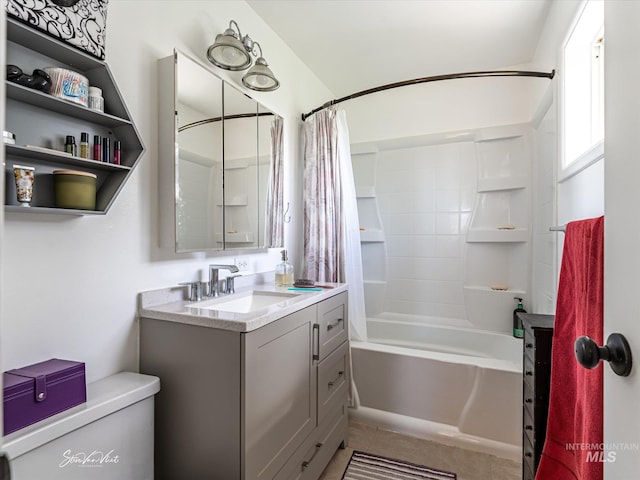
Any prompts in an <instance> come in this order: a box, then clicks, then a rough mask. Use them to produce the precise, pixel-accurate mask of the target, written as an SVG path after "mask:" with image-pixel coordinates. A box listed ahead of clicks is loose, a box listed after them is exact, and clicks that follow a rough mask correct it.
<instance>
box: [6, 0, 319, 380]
mask: <svg viewBox="0 0 640 480" xmlns="http://www.w3.org/2000/svg"><path fill="white" fill-rule="evenodd" d="M231 19H235V20H236V21H237V22H238V23H239V25H240V27H241V28H242V30H243V33H249V34H250V35H251V36H252V37H253V38H254V39H255V40H258V41H259V42H260V44H261V46H262V47H263V49H264V54H265V57H266V58H267V60H268V61H269V63H270V65H271V67H272V69H273V71H274V73H275V74H276V75H277V76H278V78H279V79H280V81H281V85H282V86H281V88H280V89H279V90H278V91H276V92H272V93H264V94H256V98H257V99H258V100H259V101H260V102H262V103H263V104H264V105H266V106H267V107H269V108H271V109H272V110H274V111H275V112H277V113H279V114H280V115H282V116H283V117H284V118H285V134H284V138H285V142H284V148H285V164H286V165H287V168H288V170H287V172H286V173H287V174H286V176H285V182H286V187H287V189H288V192H289V193H288V194H287V195H286V198H285V201H291V205H292V209H291V211H290V213H291V214H292V216H293V218H294V219H296V218H299V217H300V212H301V206H300V202H299V201H298V199H297V198H296V197H295V196H294V194H296V192H299V190H300V187H299V185H297V184H296V182H295V181H294V180H295V178H297V176H298V175H299V173H300V169H301V162H300V161H299V158H300V156H299V152H300V150H301V146H300V138H299V129H300V125H299V119H300V113H301V112H303V111H308V110H310V109H311V108H314V107H315V106H316V105H317V104H319V103H322V102H324V101H325V100H326V99H327V98H330V97H331V94H330V92H329V91H328V90H327V89H326V87H324V86H323V85H322V84H321V83H320V81H319V80H318V79H317V78H316V77H315V76H314V75H313V74H311V72H310V71H309V70H308V69H307V67H306V66H305V65H304V64H303V63H302V62H301V61H300V60H299V59H298V58H297V57H295V55H293V53H292V52H291V50H290V49H289V48H288V47H287V46H286V45H284V44H283V42H282V41H281V40H280V38H279V37H278V36H277V34H276V33H274V32H273V31H271V30H270V29H269V28H268V27H267V26H266V25H265V24H264V23H263V22H262V20H260V19H259V18H258V17H257V16H256V15H255V13H254V12H253V10H251V9H250V8H249V7H248V6H247V5H246V4H245V3H244V2H239V1H216V2H201V1H184V0H180V1H162V2H149V1H144V0H140V1H136V0H126V1H125V0H111V1H110V2H109V10H108V18H107V46H106V48H107V62H108V64H109V66H110V67H111V70H112V72H113V74H114V77H115V79H116V81H117V83H118V86H119V88H120V91H121V93H122V95H123V96H124V99H125V102H126V104H127V106H128V108H129V110H130V112H131V114H132V117H133V119H134V121H135V123H136V125H137V127H138V129H139V131H140V133H141V135H142V138H143V142H144V144H145V146H146V152H145V154H144V156H143V157H142V159H141V161H140V163H139V165H138V167H137V168H136V170H135V171H134V172H133V174H132V176H131V178H130V180H129V181H128V183H127V184H126V186H125V188H124V189H123V190H122V192H121V194H120V196H119V197H118V198H117V200H116V202H115V204H114V205H113V207H112V208H111V210H110V211H109V213H108V215H106V216H95V217H94V216H87V217H78V218H77V217H67V216H44V215H24V214H16V213H11V214H7V215H6V224H5V228H4V234H3V236H2V254H3V258H2V274H3V288H2V299H1V300H2V301H1V318H2V323H1V325H0V327H1V329H2V343H1V345H0V347H1V358H0V361H1V362H2V368H3V369H10V368H15V367H19V366H22V365H26V364H29V363H32V362H36V361H40V360H44V359H47V358H50V357H59V358H69V359H76V360H82V361H85V362H86V363H87V376H88V380H89V381H92V380H96V379H99V378H102V377H104V376H106V375H109V374H111V373H114V372H117V371H120V370H136V369H137V367H138V355H137V353H138V350H137V349H138V329H137V324H136V294H137V292H139V291H142V290H147V289H154V288H162V287H167V286H171V285H175V284H177V283H178V282H181V281H185V280H193V279H196V278H198V277H200V276H202V275H204V271H205V269H206V267H207V265H208V264H209V263H212V262H216V263H217V262H220V263H231V262H233V260H234V255H233V254H232V253H230V254H226V255H221V256H220V255H213V254H211V255H204V254H189V255H177V254H175V253H173V252H172V251H171V250H170V249H168V248H164V247H163V248H161V247H159V246H158V245H159V239H158V233H157V232H158V228H159V226H158V225H159V220H158V217H159V215H161V214H162V212H159V211H158V207H157V205H158V187H157V178H158V171H157V157H158V149H157V144H158V134H157V125H158V122H157V83H158V80H157V71H158V68H157V60H158V59H159V58H163V57H166V56H168V55H171V53H172V49H173V48H174V47H177V48H178V49H180V50H181V51H183V52H185V53H187V54H190V55H191V56H193V57H197V58H199V59H200V60H201V61H203V62H206V61H207V60H206V49H207V47H208V46H209V45H210V44H211V43H212V42H213V40H214V37H215V35H216V34H217V33H220V32H221V31H223V30H224V29H225V28H226V27H227V25H228V22H229V20H231ZM220 73H221V75H222V76H224V77H225V78H228V79H230V80H231V81H232V82H234V83H236V84H237V83H239V82H240V78H241V76H242V74H241V73H234V72H222V71H221V72H220ZM2 98H4V96H2ZM299 223H300V222H297V224H296V222H295V221H294V222H292V223H291V224H290V225H289V226H288V229H287V231H286V240H287V247H288V248H290V249H291V250H292V251H293V254H295V252H296V249H297V248H298V245H297V244H296V243H295V242H296V241H297V239H298V238H299V237H300V234H299V231H298V230H299ZM242 257H243V259H247V260H248V262H249V267H250V268H252V269H254V270H263V271H264V270H270V269H272V268H273V266H275V264H276V263H277V262H278V253H277V250H276V251H273V252H272V253H271V254H267V253H259V254H251V255H248V254H243V255H242Z"/></svg>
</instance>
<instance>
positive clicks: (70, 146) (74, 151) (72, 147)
mask: <svg viewBox="0 0 640 480" xmlns="http://www.w3.org/2000/svg"><path fill="white" fill-rule="evenodd" d="M64 151H65V152H67V153H70V154H71V155H72V156H74V157H76V156H78V147H77V145H76V137H74V136H73V135H67V139H66V141H65V143H64Z"/></svg>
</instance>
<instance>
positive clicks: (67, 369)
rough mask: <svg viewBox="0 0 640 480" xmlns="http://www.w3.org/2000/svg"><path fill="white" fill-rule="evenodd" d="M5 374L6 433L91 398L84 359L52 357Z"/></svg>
mask: <svg viewBox="0 0 640 480" xmlns="http://www.w3.org/2000/svg"><path fill="white" fill-rule="evenodd" d="M2 376H3V385H4V386H3V398H4V435H8V434H10V433H12V432H15V431H16V430H20V429H21V428H24V427H26V426H27V425H31V424H33V423H36V422H39V421H40V420H43V419H45V418H47V417H50V416H52V415H55V414H56V413H60V412H64V411H65V410H67V409H69V408H71V407H75V406H76V405H80V404H81V403H85V402H86V401H87V385H86V380H85V371H84V363H82V362H73V361H70V360H60V359H57V358H52V359H51V360H47V361H45V362H40V363H34V364H33V365H29V366H27V367H24V368H18V369H15V370H9V371H7V372H4V373H3V374H2Z"/></svg>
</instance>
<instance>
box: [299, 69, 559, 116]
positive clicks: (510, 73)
mask: <svg viewBox="0 0 640 480" xmlns="http://www.w3.org/2000/svg"><path fill="white" fill-rule="evenodd" d="M555 74H556V71H555V70H551V72H549V73H547V72H531V71H526V70H493V71H486V72H466V73H449V74H447V75H435V76H433V77H422V78H415V79H413V80H404V81H402V82H395V83H388V84H387V85H382V86H380V87H374V88H369V89H367V90H362V91H361V92H356V93H352V94H351V95H347V96H346V97H342V98H338V99H335V100H329V101H328V102H326V103H325V104H323V105H322V106H320V107H318V108H315V109H313V110H311V111H310V112H309V113H303V114H302V121H303V122H304V121H305V120H306V119H307V118H309V117H310V116H311V115H313V114H314V113H317V112H319V111H320V110H324V109H325V108H329V107H331V106H333V105H336V104H338V103H342V102H344V101H346V100H353V99H354V98H358V97H362V96H364V95H369V94H370V93H376V92H382V91H384V90H390V89H392V88H398V87H406V86H409V85H417V84H418V83H428V82H437V81H439V80H454V79H457V78H479V77H539V78H548V79H549V80H551V79H552V78H553V77H554V76H555Z"/></svg>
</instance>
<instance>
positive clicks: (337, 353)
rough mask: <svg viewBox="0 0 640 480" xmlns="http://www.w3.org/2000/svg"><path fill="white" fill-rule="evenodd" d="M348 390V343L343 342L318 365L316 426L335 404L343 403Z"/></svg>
mask: <svg viewBox="0 0 640 480" xmlns="http://www.w3.org/2000/svg"><path fill="white" fill-rule="evenodd" d="M348 388H349V342H344V343H343V344H342V345H341V346H340V347H338V348H337V349H335V350H334V351H333V352H332V353H331V354H330V355H329V356H328V357H327V358H325V359H324V360H323V361H322V362H320V364H319V365H318V425H321V424H322V423H323V421H324V419H325V418H326V417H327V415H328V414H329V413H330V411H331V409H332V407H333V406H334V405H335V404H336V403H344V401H345V400H346V398H347V390H348ZM334 408H335V407H334Z"/></svg>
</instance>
